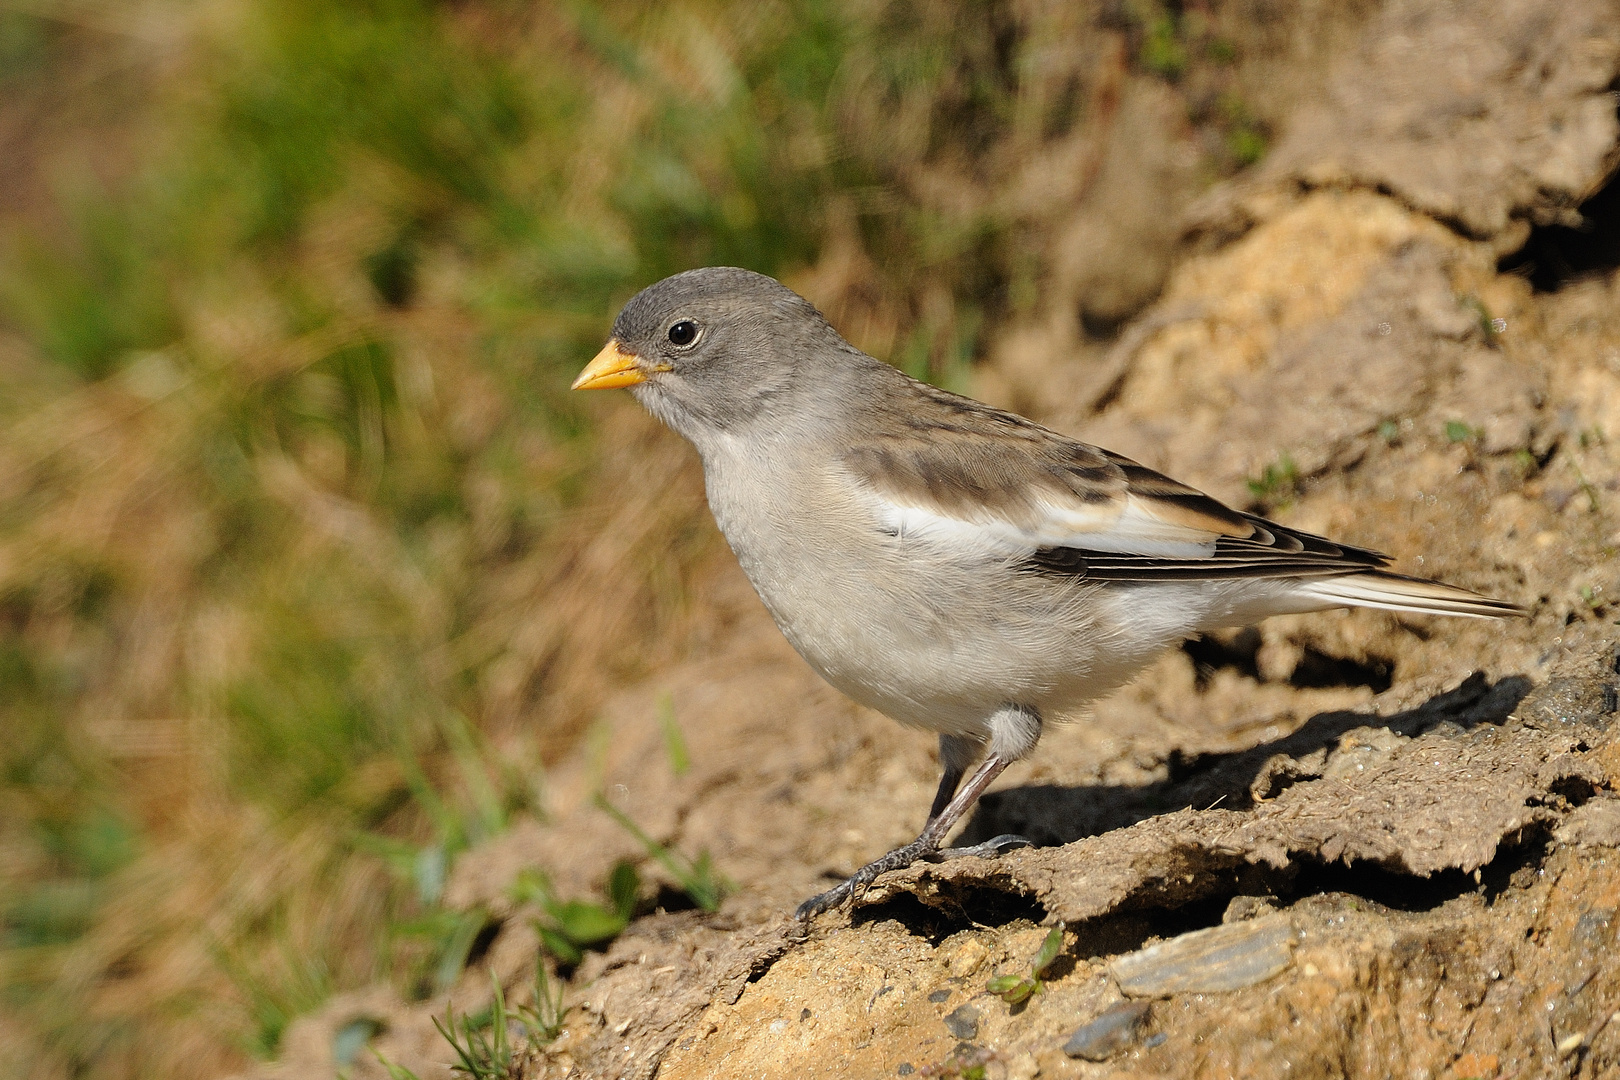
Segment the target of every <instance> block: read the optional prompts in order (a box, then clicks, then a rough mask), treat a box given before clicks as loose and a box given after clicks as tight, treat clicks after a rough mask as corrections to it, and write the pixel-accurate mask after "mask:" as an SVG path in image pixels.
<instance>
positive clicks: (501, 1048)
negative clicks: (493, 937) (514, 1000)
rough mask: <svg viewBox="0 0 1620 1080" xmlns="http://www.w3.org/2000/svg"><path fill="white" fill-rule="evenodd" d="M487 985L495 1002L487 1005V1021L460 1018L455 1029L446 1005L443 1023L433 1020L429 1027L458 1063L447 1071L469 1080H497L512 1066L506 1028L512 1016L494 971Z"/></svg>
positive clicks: (436, 1019)
mask: <svg viewBox="0 0 1620 1080" xmlns="http://www.w3.org/2000/svg"><path fill="white" fill-rule="evenodd" d="M489 982H490V986H491V987H492V988H493V989H494V991H495V1000H494V1001H492V1002H490V1006H489V1011H488V1016H487V1017H485V1016H483V1015H480V1016H476V1017H474V1016H467V1015H463V1016H462V1017H461V1019H460V1022H459V1027H458V1023H457V1020H456V1014H455V1011H454V1010H453V1009H451V1008H450V1006H449V1005H446V1006H445V1007H444V1022H443V1023H440V1022H439V1018H438V1017H437V1016H435V1017H434V1018H433V1026H434V1027H436V1028H438V1029H439V1034H440V1035H443V1036H444V1038H445V1041H446V1042H448V1043H449V1044H450V1048H451V1049H452V1050H454V1051H455V1052H456V1057H458V1058H460V1059H461V1063H460V1064H459V1065H452V1066H450V1071H451V1072H458V1073H464V1074H466V1075H467V1076H471V1077H472V1078H473V1080H500V1078H501V1077H504V1076H506V1075H507V1074H508V1070H509V1069H510V1068H511V1065H512V1040H511V1030H510V1025H509V1024H508V1021H509V1020H510V1019H511V1015H512V1014H510V1013H508V1012H507V1011H506V995H505V994H504V993H503V992H502V991H501V980H500V979H498V978H496V977H495V972H494V971H491V972H490V973H489ZM486 1031H487V1034H486Z"/></svg>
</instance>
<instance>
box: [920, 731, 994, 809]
mask: <svg viewBox="0 0 1620 1080" xmlns="http://www.w3.org/2000/svg"><path fill="white" fill-rule="evenodd" d="M980 749H981V744H980V743H979V742H978V740H976V739H970V738H968V737H967V736H966V735H941V736H940V737H939V763H940V765H941V766H942V767H943V769H944V771H943V772H942V773H940V777H939V790H938V791H936V792H934V805H933V806H932V807H931V808H930V809H929V811H928V820H929V821H933V820H934V819H935V818H937V817H939V815H940V814H942V813H944V812H945V808H946V807H947V806H949V805H950V803H951V798H952V797H953V796H954V795H955V794H956V789H957V787H958V786H960V785H961V783H962V777H964V776H966V775H967V770H968V766H969V765H972V764H973V760H974V759H975V758H977V757H978V756H979V751H980Z"/></svg>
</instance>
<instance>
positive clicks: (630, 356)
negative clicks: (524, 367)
mask: <svg viewBox="0 0 1620 1080" xmlns="http://www.w3.org/2000/svg"><path fill="white" fill-rule="evenodd" d="M668 370H669V368H667V367H665V366H664V365H662V364H660V365H656V366H653V367H650V368H649V367H648V366H647V365H646V364H645V363H643V362H642V359H641V357H639V356H637V355H636V354H635V353H632V352H625V351H624V350H623V349H621V348H620V347H619V342H618V339H617V338H609V339H608V343H607V344H606V345H604V346H602V351H601V352H599V353H597V354H596V359H594V360H592V361H591V362H590V363H588V364H586V365H585V370H584V371H582V372H580V373H579V378H577V379H575V380H574V385H573V386H571V387H569V389H570V390H612V389H614V388H615V387H620V386H635V385H636V384H637V383H644V382H646V381H647V372H648V371H668Z"/></svg>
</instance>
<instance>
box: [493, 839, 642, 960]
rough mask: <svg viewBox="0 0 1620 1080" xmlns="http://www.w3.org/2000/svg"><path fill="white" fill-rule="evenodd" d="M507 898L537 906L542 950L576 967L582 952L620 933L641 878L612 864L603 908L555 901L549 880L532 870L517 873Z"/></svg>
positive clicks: (630, 869) (620, 864)
mask: <svg viewBox="0 0 1620 1080" xmlns="http://www.w3.org/2000/svg"><path fill="white" fill-rule="evenodd" d="M508 895H510V896H511V898H512V899H513V900H514V901H516V902H517V903H520V904H527V903H533V904H538V905H539V906H540V910H541V911H542V912H543V916H542V918H539V919H536V920H535V922H534V928H535V932H536V933H538V934H539V935H540V943H541V945H543V946H544V947H545V950H546V951H547V952H549V953H550V954H551V955H552V956H555V957H556V958H557V960H558V961H559V962H561V963H564V964H577V963H579V962H580V961H581V960H583V959H584V958H585V950H586V949H588V948H594V947H598V946H602V945H605V944H607V943H608V942H610V941H612V940H613V939H614V938H616V937H618V936H619V935H620V934H622V933H623V932H624V928H625V927H626V926H628V925H630V917H631V916H632V915H634V914H635V910H636V901H637V899H638V898H639V897H640V895H641V876H640V875H639V874H637V873H636V868H635V867H634V866H632V865H631V864H630V863H628V862H623V861H620V862H618V863H615V864H614V866H613V870H612V872H611V873H610V874H609V875H608V903H607V905H605V906H604V905H602V904H597V903H593V902H591V901H589V900H559V899H557V896H556V894H555V893H554V892H553V891H552V889H551V881H550V879H549V878H547V877H546V875H545V874H544V873H543V872H541V871H539V870H535V869H526V870H524V871H522V872H521V873H519V874H518V877H517V880H516V881H515V882H513V884H512V887H511V889H509V890H508Z"/></svg>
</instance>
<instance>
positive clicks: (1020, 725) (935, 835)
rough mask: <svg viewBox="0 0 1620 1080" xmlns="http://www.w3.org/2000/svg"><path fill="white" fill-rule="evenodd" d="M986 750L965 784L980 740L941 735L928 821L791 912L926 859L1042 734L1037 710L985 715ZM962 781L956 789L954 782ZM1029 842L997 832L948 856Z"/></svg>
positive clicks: (817, 908) (809, 911)
mask: <svg viewBox="0 0 1620 1080" xmlns="http://www.w3.org/2000/svg"><path fill="white" fill-rule="evenodd" d="M989 726H990V752H989V753H988V754H987V755H985V759H984V760H983V761H982V762H980V763H979V767H978V768H977V769H975V770H973V775H972V776H969V777H968V779H967V783H966V784H961V780H962V774H963V773H965V772H966V771H967V767H968V765H970V764H971V763H972V762H973V759H974V758H975V757H976V756H978V753H979V747H980V745H981V744H980V743H979V742H978V741H977V740H975V739H971V738H968V737H967V736H963V735H941V736H940V738H939V756H940V763H941V764H942V765H943V775H941V776H940V778H939V790H938V792H937V793H936V794H935V795H934V806H933V809H932V810H930V811H929V814H928V823H927V824H926V825H924V826H923V831H922V834H921V835H919V836H918V837H917V839H915V840H913V841H912V842H911V843H909V844H907V845H906V846H905V847H899V848H895V849H894V850H893V851H891V852H889V853H888V854H887V855H885V856H883V857H882V858H881V859H876V860H874V861H872V862H869V863H867V864H866V865H865V866H863V867H861V868H860V869H859V870H857V871H855V873H854V874H852V875H851V876H850V878H849V880H847V881H845V882H843V883H842V884H840V885H836V886H834V887H833V888H831V889H828V890H827V891H826V892H824V893H821V894H820V895H818V896H812V897H811V898H810V899H808V900H806V901H805V902H804V903H802V904H800V905H799V909H798V911H797V912H795V915H796V916H797V917H798V918H800V919H809V918H814V917H815V916H816V915H819V914H821V913H822V912H823V911H826V910H827V909H828V908H831V907H836V906H837V905H839V904H842V903H843V902H844V901H846V900H849V899H851V898H853V897H856V896H859V895H860V894H861V893H863V892H865V891H866V887H867V886H868V885H870V884H871V883H872V882H873V881H875V880H877V878H878V875H880V874H886V873H888V872H889V871H890V870H903V869H905V868H906V867H908V866H910V865H911V864H912V863H914V862H916V861H917V860H918V859H925V858H929V857H930V856H934V855H936V853H938V852H939V850H940V844H941V843H943V842H944V840H945V837H946V836H947V835H949V834H950V831H951V829H953V828H955V827H956V823H957V822H958V821H960V820H962V815H963V814H966V813H967V812H968V809H969V808H970V807H972V806H973V804H974V803H975V802H977V801H978V798H979V796H980V795H982V794H984V789H985V788H987V787H989V786H990V785H991V784H992V783H994V782H995V779H996V777H998V776H1000V775H1001V771H1002V770H1003V769H1005V768H1006V767H1007V766H1008V765H1011V764H1012V763H1013V762H1015V761H1017V760H1018V759H1019V758H1021V757H1023V756H1024V755H1026V754H1028V753H1029V752H1030V751H1031V750H1033V749H1034V748H1035V743H1036V742H1037V741H1038V740H1039V739H1040V737H1041V718H1040V714H1039V713H1037V712H1035V710H1033V709H1028V708H1023V707H1020V706H1015V705H1009V706H1007V707H1005V708H1002V709H999V710H997V712H996V713H995V715H993V716H992V717H991V718H990V722H989ZM958 784H961V790H957V785H958ZM1028 844H1029V841H1027V840H1025V839H1024V838H1023V837H1020V836H1010V835H1009V836H998V837H996V838H995V839H993V840H989V841H986V842H985V843H983V844H978V845H976V846H974V847H971V848H956V849H951V851H950V852H949V854H950V855H953V856H955V855H995V854H998V853H999V852H1001V851H1004V850H1006V849H1007V848H1009V847H1025V846H1028Z"/></svg>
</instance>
